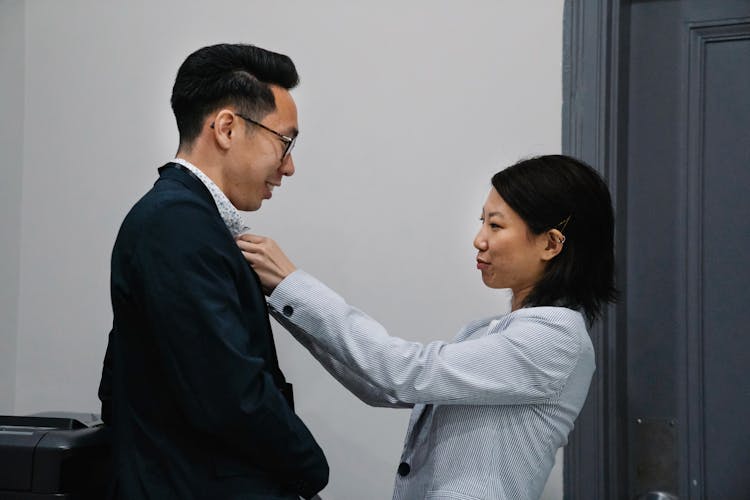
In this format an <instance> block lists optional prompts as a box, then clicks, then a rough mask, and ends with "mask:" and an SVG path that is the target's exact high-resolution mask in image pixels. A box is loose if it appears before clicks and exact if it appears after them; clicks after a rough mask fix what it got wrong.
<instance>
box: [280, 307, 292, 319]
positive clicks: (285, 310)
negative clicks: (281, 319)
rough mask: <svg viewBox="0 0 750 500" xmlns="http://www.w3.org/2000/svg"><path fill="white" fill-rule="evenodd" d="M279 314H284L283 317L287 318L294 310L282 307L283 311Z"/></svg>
mask: <svg viewBox="0 0 750 500" xmlns="http://www.w3.org/2000/svg"><path fill="white" fill-rule="evenodd" d="M281 312H283V313H284V316H286V317H287V318H289V317H291V316H292V314H294V308H293V307H292V306H284V309H282V310H281Z"/></svg>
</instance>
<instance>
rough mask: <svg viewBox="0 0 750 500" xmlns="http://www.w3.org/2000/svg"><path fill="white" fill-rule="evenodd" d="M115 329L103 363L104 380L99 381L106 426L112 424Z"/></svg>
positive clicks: (103, 418)
mask: <svg viewBox="0 0 750 500" xmlns="http://www.w3.org/2000/svg"><path fill="white" fill-rule="evenodd" d="M113 333H114V328H113V329H112V330H110V332H109V337H108V342H107V352H106V353H105V354H104V362H103V363H102V378H101V380H100V381H99V393H98V394H99V401H101V402H102V415H101V418H102V421H103V422H104V423H105V424H111V423H112V347H111V344H112V335H113Z"/></svg>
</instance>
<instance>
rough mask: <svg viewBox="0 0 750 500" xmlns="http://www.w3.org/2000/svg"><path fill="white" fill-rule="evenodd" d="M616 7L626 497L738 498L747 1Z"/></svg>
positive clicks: (747, 211) (745, 385)
mask: <svg viewBox="0 0 750 500" xmlns="http://www.w3.org/2000/svg"><path fill="white" fill-rule="evenodd" d="M624 8H625V9H626V10H627V15H626V16H624V19H626V20H627V21H626V23H627V33H628V37H627V38H628V39H629V41H630V43H629V47H628V56H627V64H626V65H624V67H625V70H624V71H625V73H626V74H625V79H624V81H626V82H627V94H626V103H627V104H626V106H625V109H626V110H627V126H626V127H623V130H624V134H623V136H622V137H621V138H620V140H621V141H622V143H623V144H624V145H625V150H626V161H625V162H624V163H625V165H624V167H625V179H626V182H627V186H626V188H625V193H626V196H625V200H621V201H620V203H619V206H618V210H619V211H620V214H619V215H620V216H621V219H624V220H626V221H627V222H626V224H627V229H626V234H627V237H626V241H627V243H626V247H625V251H626V256H625V262H626V278H625V287H624V288H625V302H626V307H625V308H623V310H624V311H625V331H626V339H627V340H626V343H627V346H628V347H627V352H626V355H627V360H626V361H625V365H626V370H625V371H626V373H627V375H626V386H627V397H626V416H627V421H628V430H627V432H628V435H629V436H630V438H631V439H630V440H628V441H626V442H632V443H633V444H630V445H629V449H628V454H627V455H628V471H629V477H628V487H627V497H628V498H637V497H638V496H639V495H641V494H643V493H646V492H647V491H655V490H658V489H661V490H668V491H669V492H670V493H673V494H677V495H679V497H680V498H691V499H703V498H705V499H717V500H732V499H738V500H741V499H748V498H750V473H749V472H748V471H749V470H750V430H748V425H747V424H748V422H750V383H749V382H748V375H747V372H748V366H749V365H750V328H748V326H747V323H748V322H747V321H746V320H745V318H744V314H743V313H745V311H746V309H748V298H750V293H748V285H749V284H750V266H748V264H746V263H745V260H747V258H746V255H747V254H748V250H747V249H748V248H750V2H748V1H721V0H712V1H711V2H705V1H701V0H693V1H688V0H684V1H681V2H677V1H648V2H646V1H644V2H632V3H630V4H629V5H627V6H625V7H624ZM623 216H624V217H623ZM670 426H673V428H674V429H676V431H675V432H676V436H677V438H676V439H677V440H678V441H679V446H674V447H672V448H670V447H669V446H668V445H667V444H664V445H662V446H655V445H653V444H654V443H658V442H661V443H668V442H669V441H668V439H667V440H665V436H667V437H668V436H671V435H672V434H671V433H670V431H669V428H670ZM659 439H661V440H662V441H658V440H659ZM644 443H646V444H648V443H651V446H648V445H644ZM644 450H645V451H644ZM675 468H676V469H677V471H675V470H674V469H675ZM672 472H676V474H675V475H674V476H670V473H672ZM675 483H676V484H675Z"/></svg>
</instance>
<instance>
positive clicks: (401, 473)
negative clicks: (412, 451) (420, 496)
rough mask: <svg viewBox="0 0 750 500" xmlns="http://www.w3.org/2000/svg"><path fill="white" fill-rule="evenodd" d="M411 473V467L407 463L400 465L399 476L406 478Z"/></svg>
mask: <svg viewBox="0 0 750 500" xmlns="http://www.w3.org/2000/svg"><path fill="white" fill-rule="evenodd" d="M409 472H411V467H410V466H409V464H407V463H406V462H401V463H400V464H399V465H398V475H399V476H401V477H404V476H406V475H408V474H409Z"/></svg>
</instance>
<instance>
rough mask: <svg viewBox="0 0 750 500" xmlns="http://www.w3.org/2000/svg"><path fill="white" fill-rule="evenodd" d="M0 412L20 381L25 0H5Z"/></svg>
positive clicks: (1, 25) (1, 30)
mask: <svg viewBox="0 0 750 500" xmlns="http://www.w3.org/2000/svg"><path fill="white" fill-rule="evenodd" d="M0 68H2V70H1V71H2V75H3V76H2V80H0V81H1V82H2V83H0V117H2V118H1V119H0V167H1V168H2V170H0V172H2V181H0V233H1V235H0V320H1V321H2V325H0V414H2V413H7V412H10V411H12V409H13V397H14V394H15V384H16V377H15V372H16V332H17V331H18V286H19V253H20V248H21V247H20V241H21V175H22V172H23V121H24V112H23V101H24V87H23V84H24V4H23V1H22V0H0Z"/></svg>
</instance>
